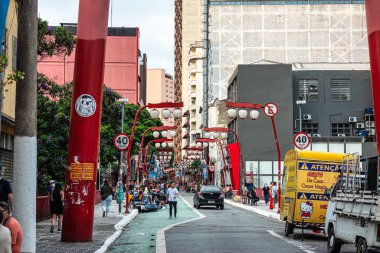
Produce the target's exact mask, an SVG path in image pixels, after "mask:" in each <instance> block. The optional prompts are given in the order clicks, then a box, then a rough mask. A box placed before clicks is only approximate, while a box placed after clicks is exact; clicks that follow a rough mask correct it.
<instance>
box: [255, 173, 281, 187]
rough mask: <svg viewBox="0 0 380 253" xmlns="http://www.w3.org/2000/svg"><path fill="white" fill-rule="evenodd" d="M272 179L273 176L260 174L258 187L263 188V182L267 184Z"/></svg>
mask: <svg viewBox="0 0 380 253" xmlns="http://www.w3.org/2000/svg"><path fill="white" fill-rule="evenodd" d="M272 181H273V176H261V175H260V179H259V188H263V187H264V184H265V183H267V184H268V185H269V184H270V182H272ZM274 181H277V180H274Z"/></svg>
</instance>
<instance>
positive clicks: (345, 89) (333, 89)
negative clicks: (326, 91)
mask: <svg viewBox="0 0 380 253" xmlns="http://www.w3.org/2000/svg"><path fill="white" fill-rule="evenodd" d="M330 97H331V101H350V100H351V87H350V79H331V80H330Z"/></svg>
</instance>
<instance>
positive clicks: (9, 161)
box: [0, 0, 18, 182]
mask: <svg viewBox="0 0 380 253" xmlns="http://www.w3.org/2000/svg"><path fill="white" fill-rule="evenodd" d="M17 20H18V19H17V4H16V1H15V0H11V1H10V3H9V7H8V13H7V16H6V22H5V31H4V36H3V42H2V47H1V55H4V56H5V57H6V58H7V59H8V64H7V66H6V67H5V69H4V70H3V72H1V77H0V78H1V85H4V84H5V86H3V89H2V94H0V96H2V100H1V101H2V103H0V106H1V124H0V125H1V137H0V175H2V176H4V177H5V178H6V179H7V180H9V181H10V182H12V180H13V139H14V134H15V128H14V126H15V109H16V84H15V83H10V82H8V81H7V76H8V74H11V73H13V71H16V70H17V62H16V59H17V27H18V23H17Z"/></svg>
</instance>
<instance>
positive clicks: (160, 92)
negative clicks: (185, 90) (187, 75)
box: [146, 69, 175, 126]
mask: <svg viewBox="0 0 380 253" xmlns="http://www.w3.org/2000/svg"><path fill="white" fill-rule="evenodd" d="M146 88H147V93H146V101H147V103H153V104H155V103H161V102H174V98H175V97H174V80H173V76H172V75H170V74H168V73H166V72H165V70H164V69H148V70H147V87H146ZM160 117H161V121H162V122H163V123H164V125H165V126H173V125H174V119H173V118H172V117H170V118H169V119H164V118H162V116H160Z"/></svg>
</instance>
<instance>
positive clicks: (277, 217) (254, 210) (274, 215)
mask: <svg viewBox="0 0 380 253" xmlns="http://www.w3.org/2000/svg"><path fill="white" fill-rule="evenodd" d="M224 202H225V203H226V204H228V205H231V206H235V207H239V208H241V209H244V210H247V211H250V212H252V213H256V214H259V215H262V216H265V217H268V218H271V219H274V220H278V221H281V220H280V214H278V213H272V212H268V211H264V210H261V209H258V208H254V207H251V206H246V205H243V204H240V203H235V202H232V201H231V200H227V199H225V200H224Z"/></svg>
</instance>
